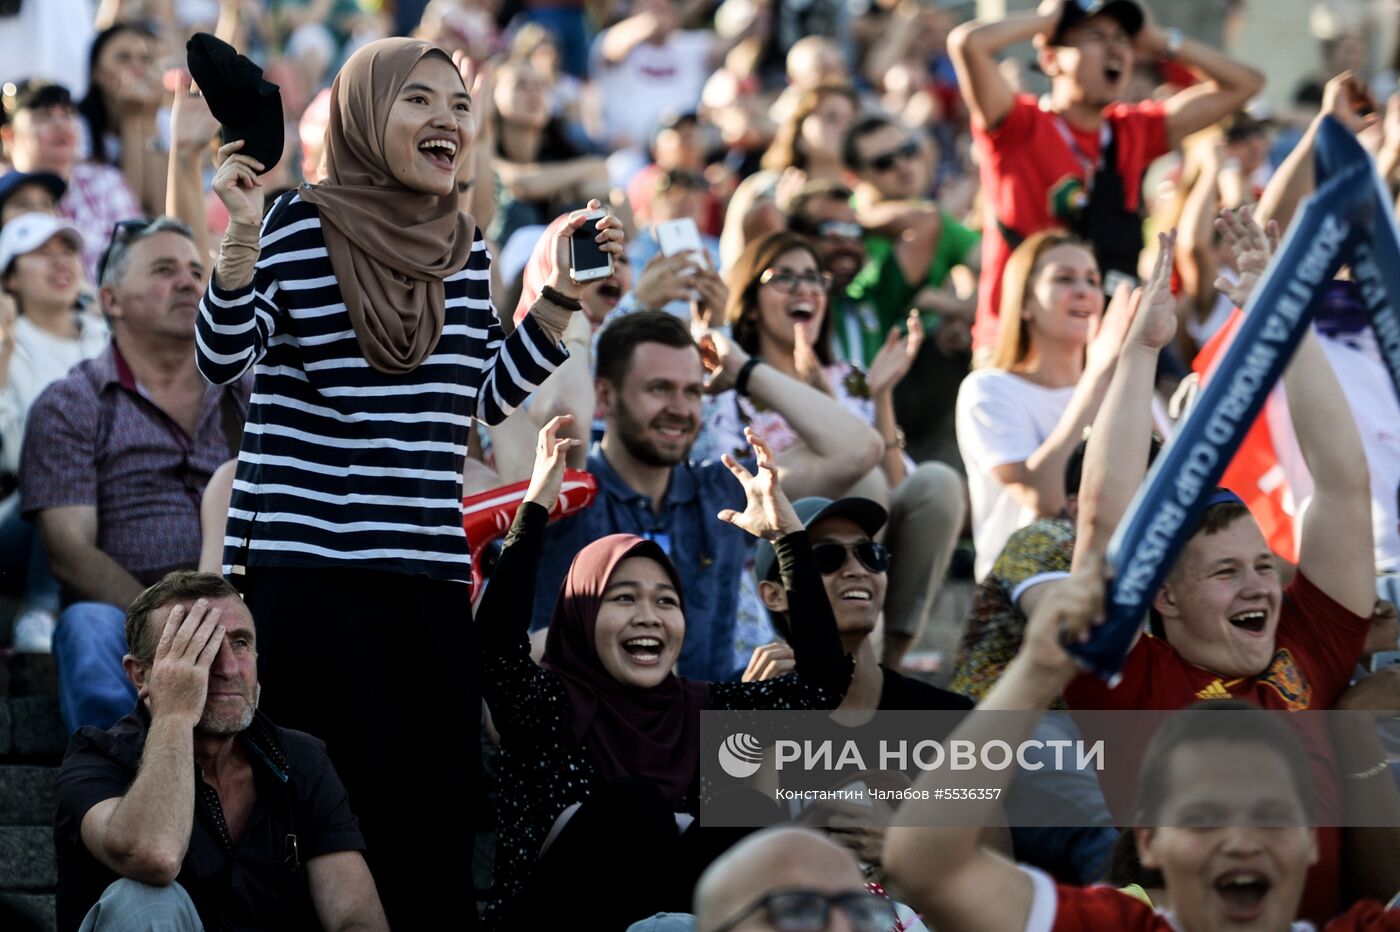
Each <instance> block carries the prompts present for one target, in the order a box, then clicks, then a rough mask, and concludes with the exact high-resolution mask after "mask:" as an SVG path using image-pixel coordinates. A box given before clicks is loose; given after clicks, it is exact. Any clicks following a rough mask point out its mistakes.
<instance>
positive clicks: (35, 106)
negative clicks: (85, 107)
mask: <svg viewBox="0 0 1400 932" xmlns="http://www.w3.org/2000/svg"><path fill="white" fill-rule="evenodd" d="M49 107H68V108H69V109H72V108H73V95H72V94H70V93H69V92H68V88H66V87H64V86H63V85H62V84H54V83H52V82H50V81H45V80H44V79H43V78H27V79H25V80H23V81H17V82H15V84H14V86H13V92H12V91H11V86H10V85H8V84H7V85H5V87H4V93H3V95H0V126H3V125H5V124H8V123H9V122H11V121H12V120H14V118H15V114H16V113H19V112H20V111H21V110H45V109H47V108H49Z"/></svg>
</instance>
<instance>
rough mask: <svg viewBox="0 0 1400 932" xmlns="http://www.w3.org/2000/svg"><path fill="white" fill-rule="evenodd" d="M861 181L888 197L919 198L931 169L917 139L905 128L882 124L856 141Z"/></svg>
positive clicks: (881, 195)
mask: <svg viewBox="0 0 1400 932" xmlns="http://www.w3.org/2000/svg"><path fill="white" fill-rule="evenodd" d="M856 148H857V150H858V154H859V156H860V170H859V172H858V174H859V175H860V180H861V181H864V182H866V183H867V184H869V185H871V186H872V187H873V188H875V190H876V191H878V192H879V193H880V197H882V198H884V199H885V200H905V199H907V198H911V197H919V196H920V195H922V194H923V192H924V189H925V188H926V187H927V181H928V170H927V168H926V166H925V164H924V154H923V151H922V150H921V149H920V148H919V144H918V141H917V140H916V139H914V137H913V136H911V135H910V134H909V133H907V132H905V131H904V129H903V128H901V127H899V126H893V125H889V124H887V125H885V126H881V127H879V128H878V129H875V130H874V131H872V132H869V133H866V134H865V135H864V136H862V137H860V138H859V139H857V140H856Z"/></svg>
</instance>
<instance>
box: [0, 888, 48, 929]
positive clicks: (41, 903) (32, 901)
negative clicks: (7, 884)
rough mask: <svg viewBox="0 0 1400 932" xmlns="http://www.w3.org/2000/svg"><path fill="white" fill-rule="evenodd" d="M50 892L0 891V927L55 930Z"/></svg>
mask: <svg viewBox="0 0 1400 932" xmlns="http://www.w3.org/2000/svg"><path fill="white" fill-rule="evenodd" d="M53 902H54V898H53V894H52V893H4V892H0V929H4V930H5V932H55V930H56V929H57V928H58V924H57V922H56V921H55V918H54V908H53Z"/></svg>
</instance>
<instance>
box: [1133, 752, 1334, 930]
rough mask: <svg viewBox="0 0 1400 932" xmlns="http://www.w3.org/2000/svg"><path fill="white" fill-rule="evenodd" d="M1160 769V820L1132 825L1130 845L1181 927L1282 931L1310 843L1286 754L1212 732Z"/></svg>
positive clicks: (1311, 853)
mask: <svg viewBox="0 0 1400 932" xmlns="http://www.w3.org/2000/svg"><path fill="white" fill-rule="evenodd" d="M1167 767H1168V775H1167V786H1168V787H1169V788H1170V789H1169V790H1168V793H1167V796H1166V798H1165V799H1164V800H1163V803H1162V806H1161V808H1160V810H1159V812H1158V818H1157V819H1156V820H1155V821H1157V822H1159V823H1161V827H1158V828H1138V829H1136V834H1137V846H1138V852H1139V856H1140V858H1141V860H1142V864H1143V866H1144V867H1147V868H1151V869H1155V870H1160V871H1161V872H1162V874H1163V876H1164V877H1165V878H1166V884H1167V890H1168V892H1169V893H1170V895H1171V902H1172V904H1173V908H1174V912H1175V913H1176V916H1177V918H1178V920H1180V923H1181V925H1182V927H1184V928H1186V929H1190V930H1191V932H1225V930H1246V929H1251V930H1254V929H1257V930H1260V932H1276V930H1278V929H1287V928H1288V927H1289V924H1290V923H1291V922H1292V920H1293V917H1294V914H1295V912H1296V910H1297V907H1298V901H1299V900H1300V899H1301V897H1302V894H1303V884H1304V881H1305V879H1306V875H1307V871H1308V867H1309V866H1310V865H1311V864H1313V862H1315V861H1316V860H1317V844H1316V839H1315V837H1314V833H1313V831H1312V830H1311V829H1309V828H1307V827H1305V826H1306V824H1307V819H1306V810H1305V808H1304V806H1303V803H1302V801H1301V800H1300V799H1299V795H1298V793H1299V791H1298V788H1297V787H1296V786H1295V785H1294V782H1293V780H1292V779H1291V778H1290V776H1289V772H1288V764H1287V762H1286V761H1285V759H1284V757H1283V755H1281V754H1280V753H1279V752H1278V751H1276V750H1274V749H1273V748H1271V747H1269V746H1268V745H1264V744H1258V745H1255V746H1251V747H1249V748H1248V749H1247V752H1242V747H1241V745H1240V744H1239V743H1237V742H1227V741H1223V740H1218V739H1211V740H1203V741H1197V742H1195V743H1187V744H1183V745H1182V746H1181V747H1179V748H1177V749H1176V750H1174V751H1173V752H1172V754H1171V757H1170V758H1169V762H1168V765H1167ZM1222 826H1224V827H1222Z"/></svg>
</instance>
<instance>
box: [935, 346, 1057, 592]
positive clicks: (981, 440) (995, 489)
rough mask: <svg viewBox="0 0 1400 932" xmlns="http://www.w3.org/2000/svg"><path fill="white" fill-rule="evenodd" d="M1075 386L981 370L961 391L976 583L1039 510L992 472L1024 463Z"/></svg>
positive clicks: (961, 432) (960, 437)
mask: <svg viewBox="0 0 1400 932" xmlns="http://www.w3.org/2000/svg"><path fill="white" fill-rule="evenodd" d="M1073 395H1074V386H1072V385H1071V386H1068V387H1066V388H1044V387H1042V386H1040V385H1036V384H1035V383H1034V382H1030V381H1028V380H1026V379H1023V378H1021V377H1020V376H1019V375H1013V374H1011V373H1010V372H1004V371H1002V370H1000V369H979V370H977V371H976V372H973V373H971V374H970V375H968V377H967V378H965V379H963V383H962V387H961V388H959V389H958V407H957V429H958V450H959V451H960V452H961V453H962V459H963V465H964V466H965V467H966V469H967V485H968V491H969V493H970V494H971V498H972V540H973V544H974V545H975V546H976V548H977V562H976V564H975V566H974V571H975V575H976V578H977V581H978V582H981V581H982V579H983V578H984V577H986V575H987V574H988V573H989V572H991V570H992V564H993V563H995V562H996V558H997V556H998V555H999V554H1000V553H1001V551H1002V548H1003V547H1005V546H1006V542H1007V540H1008V539H1009V538H1010V537H1011V535H1012V533H1013V532H1015V531H1016V529H1017V528H1022V527H1025V526H1026V525H1027V524H1030V523H1031V522H1032V521H1033V520H1035V512H1034V511H1032V510H1031V509H1029V508H1025V507H1023V506H1022V505H1021V504H1020V503H1019V502H1017V501H1016V500H1015V499H1014V498H1012V496H1011V493H1010V491H1008V490H1007V488H1006V486H1005V485H1003V484H1002V482H1001V480H1000V479H998V478H997V477H996V476H994V475H993V474H992V470H993V469H995V468H996V467H998V466H1004V465H1006V464H1007V463H1023V462H1025V461H1026V460H1027V459H1029V458H1030V455H1031V454H1032V453H1034V452H1035V451H1036V449H1037V448H1038V447H1039V446H1040V445H1041V444H1042V443H1044V442H1045V439H1046V438H1047V437H1049V436H1050V433H1051V431H1053V430H1054V429H1055V426H1056V425H1057V424H1059V423H1060V418H1061V417H1062V416H1063V415H1064V413H1065V409H1066V408H1068V407H1069V400H1070V398H1071V397H1073Z"/></svg>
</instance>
